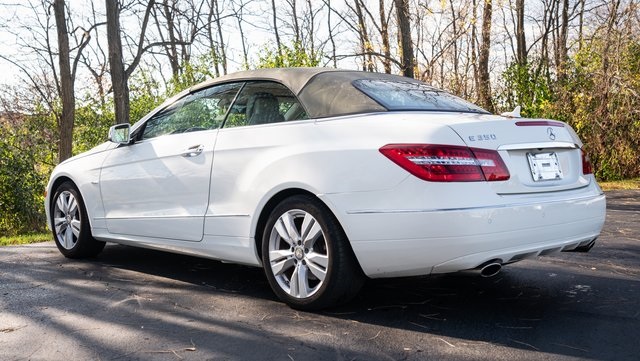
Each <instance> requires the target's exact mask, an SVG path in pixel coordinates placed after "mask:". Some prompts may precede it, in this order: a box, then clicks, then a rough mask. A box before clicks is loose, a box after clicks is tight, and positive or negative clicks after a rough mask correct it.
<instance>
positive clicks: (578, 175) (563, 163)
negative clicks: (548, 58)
mask: <svg viewBox="0 0 640 361" xmlns="http://www.w3.org/2000/svg"><path fill="white" fill-rule="evenodd" d="M449 127H450V128H451V129H453V130H454V131H455V132H456V133H457V134H458V135H459V136H460V138H462V140H463V141H464V142H465V143H466V144H467V146H469V147H472V148H484V149H492V150H497V151H498V152H499V153H500V155H501V157H502V159H503V160H504V162H505V164H506V165H507V168H508V169H509V173H510V178H509V180H507V181H502V182H491V184H492V187H493V188H494V190H495V191H496V193H498V194H505V195H506V194H527V193H541V192H555V191H562V190H570V189H576V188H582V187H585V186H587V185H588V184H589V182H590V178H588V177H586V176H585V175H583V171H582V153H581V152H582V151H581V149H580V147H581V145H582V144H581V142H580V140H579V139H578V137H577V135H576V134H575V132H574V131H573V129H571V127H569V125H567V124H565V123H562V122H558V121H553V120H546V119H522V118H515V119H514V118H504V117H496V116H473V117H469V118H467V119H464V120H462V121H460V122H456V123H450V124H449Z"/></svg>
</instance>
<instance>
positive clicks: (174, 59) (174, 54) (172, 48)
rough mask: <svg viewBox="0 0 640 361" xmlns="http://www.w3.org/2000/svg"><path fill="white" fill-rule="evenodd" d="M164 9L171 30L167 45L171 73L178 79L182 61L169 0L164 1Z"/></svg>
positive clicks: (168, 29)
mask: <svg viewBox="0 0 640 361" xmlns="http://www.w3.org/2000/svg"><path fill="white" fill-rule="evenodd" d="M162 9H163V11H164V17H165V19H166V20H167V31H168V32H169V42H170V44H169V45H167V46H165V48H166V50H167V57H168V58H169V64H170V65H171V73H172V74H173V78H174V79H178V76H179V75H180V68H181V66H180V61H179V60H178V49H177V47H176V35H175V22H174V16H175V13H174V12H173V9H172V6H170V5H169V2H168V1H167V0H164V2H163V3H162Z"/></svg>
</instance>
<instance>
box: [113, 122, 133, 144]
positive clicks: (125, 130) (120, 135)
mask: <svg viewBox="0 0 640 361" xmlns="http://www.w3.org/2000/svg"><path fill="white" fill-rule="evenodd" d="M130 131H131V125H130V124H128V123H124V124H116V125H114V126H112V127H111V128H109V141H110V142H113V143H118V144H129V142H130V141H131V134H130Z"/></svg>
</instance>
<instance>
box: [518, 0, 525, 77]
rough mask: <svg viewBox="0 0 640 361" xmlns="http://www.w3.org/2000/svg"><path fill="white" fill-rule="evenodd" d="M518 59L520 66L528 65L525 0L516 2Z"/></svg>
mask: <svg viewBox="0 0 640 361" xmlns="http://www.w3.org/2000/svg"><path fill="white" fill-rule="evenodd" d="M516 19H517V20H516V59H517V62H518V64H521V65H524V64H526V63H527V39H526V36H525V31H524V0H516Z"/></svg>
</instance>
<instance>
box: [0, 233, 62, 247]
mask: <svg viewBox="0 0 640 361" xmlns="http://www.w3.org/2000/svg"><path fill="white" fill-rule="evenodd" d="M52 239H53V238H52V236H51V233H36V234H25V235H21V236H6V237H0V246H10V245H15V244H28V243H38V242H46V241H50V240H52Z"/></svg>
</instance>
